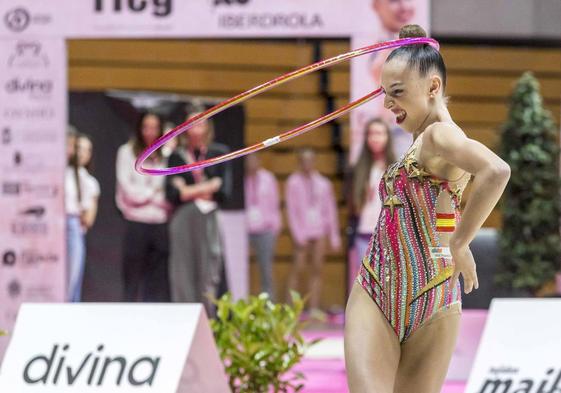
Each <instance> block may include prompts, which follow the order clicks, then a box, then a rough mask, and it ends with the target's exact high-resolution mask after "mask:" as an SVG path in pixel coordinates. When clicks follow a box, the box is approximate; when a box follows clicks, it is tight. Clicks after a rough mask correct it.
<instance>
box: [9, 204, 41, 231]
mask: <svg viewBox="0 0 561 393" xmlns="http://www.w3.org/2000/svg"><path fill="white" fill-rule="evenodd" d="M45 213H46V209H45V207H44V206H41V205H36V206H30V207H28V208H26V209H24V210H21V211H20V212H19V213H18V214H17V216H16V217H15V218H14V219H13V220H12V222H11V225H10V226H11V231H12V234H14V235H19V236H46V235H48V233H49V231H48V224H47V220H46V219H45Z"/></svg>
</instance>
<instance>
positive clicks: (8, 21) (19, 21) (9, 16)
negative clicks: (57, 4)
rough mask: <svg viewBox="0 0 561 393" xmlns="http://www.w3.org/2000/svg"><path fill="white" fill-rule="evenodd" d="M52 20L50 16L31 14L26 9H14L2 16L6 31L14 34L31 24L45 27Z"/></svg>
mask: <svg viewBox="0 0 561 393" xmlns="http://www.w3.org/2000/svg"><path fill="white" fill-rule="evenodd" d="M51 20H52V18H51V16H50V15H47V14H41V13H35V14H32V13H31V12H30V11H29V10H28V9H27V8H24V7H16V8H12V9H10V10H8V11H7V12H6V13H5V14H4V25H5V26H6V27H7V28H8V30H10V31H13V32H14V33H21V32H23V31H25V30H27V28H28V27H29V26H31V24H34V25H39V26H41V25H47V24H49V23H50V22H51Z"/></svg>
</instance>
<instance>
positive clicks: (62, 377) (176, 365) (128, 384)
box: [0, 303, 230, 393]
mask: <svg viewBox="0 0 561 393" xmlns="http://www.w3.org/2000/svg"><path fill="white" fill-rule="evenodd" d="M38 327H40V329H39V330H37V329H38ZM13 334H14V336H13V339H12V341H11V343H10V346H9V348H8V352H7V353H6V361H5V362H4V365H3V368H2V373H1V374H0V390H1V391H2V392H4V391H5V392H18V393H28V392H29V393H31V392H39V391H40V392H45V393H49V392H52V393H70V392H80V393H87V392H122V393H126V392H157V393H176V392H190V393H203V392H205V393H206V392H216V393H221V392H229V391H230V390H229V388H228V384H227V379H226V376H225V374H224V369H223V366H222V363H221V361H220V359H219V357H218V352H217V350H216V346H215V344H214V339H213V336H212V332H211V330H210V328H209V325H208V320H207V317H206V314H205V312H204V309H203V307H202V306H201V305H200V304H174V305H172V304H157V305H155V304H118V303H114V304H95V303H90V304H56V305H54V304H49V305H45V304H43V305H39V304H24V305H22V307H21V310H20V312H19V316H18V320H17V324H16V329H15V332H14V333H13Z"/></svg>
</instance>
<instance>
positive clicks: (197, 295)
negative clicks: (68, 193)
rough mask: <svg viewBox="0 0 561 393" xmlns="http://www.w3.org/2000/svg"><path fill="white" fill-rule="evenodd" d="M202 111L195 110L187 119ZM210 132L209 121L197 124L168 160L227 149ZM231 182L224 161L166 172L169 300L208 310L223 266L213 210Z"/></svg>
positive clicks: (181, 161) (187, 161)
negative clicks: (170, 208) (169, 211)
mask: <svg viewBox="0 0 561 393" xmlns="http://www.w3.org/2000/svg"><path fill="white" fill-rule="evenodd" d="M201 112H202V110H196V111H194V112H193V113H191V116H188V118H191V117H193V116H196V115H197V114H199V113H201ZM213 137H214V130H213V128H212V125H211V123H210V122H208V121H203V122H200V123H198V124H196V125H195V126H194V127H192V128H191V129H189V130H188V131H187V132H186V133H185V136H184V137H183V141H182V142H183V143H180V144H179V146H178V147H177V148H176V149H175V151H174V152H173V153H172V154H171V156H170V157H169V162H168V165H169V166H171V167H175V166H179V165H185V164H191V163H194V162H196V161H201V160H205V159H209V158H213V157H218V156H220V155H222V154H225V153H226V152H228V148H227V147H226V146H224V145H221V144H217V143H214V142H213ZM231 183H232V175H231V168H230V165H229V164H227V163H226V164H221V165H213V166H210V167H207V168H204V169H198V170H194V171H191V172H183V173H179V174H177V175H173V176H167V177H166V197H167V199H168V201H169V202H170V203H171V204H172V205H173V206H174V212H173V215H172V218H171V221H170V225H169V235H170V259H169V264H170V265H169V266H170V267H169V268H170V284H171V296H172V300H173V301H174V302H188V303H193V302H195V303H204V305H205V307H206V310H207V313H208V314H209V315H212V314H213V310H214V307H213V305H212V302H211V301H210V300H209V298H208V296H209V295H210V296H216V293H217V288H218V285H219V284H220V280H221V273H222V269H223V246H222V244H221V239H220V233H219V228H218V221H217V209H218V204H219V203H220V202H223V201H224V200H226V198H227V197H228V196H229V194H230V192H231V188H232V185H231Z"/></svg>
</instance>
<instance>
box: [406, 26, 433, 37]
mask: <svg viewBox="0 0 561 393" xmlns="http://www.w3.org/2000/svg"><path fill="white" fill-rule="evenodd" d="M426 36H427V32H426V31H425V30H424V29H423V28H422V27H421V26H419V25H405V26H403V27H402V28H401V29H399V38H400V39H402V38H413V37H426Z"/></svg>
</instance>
